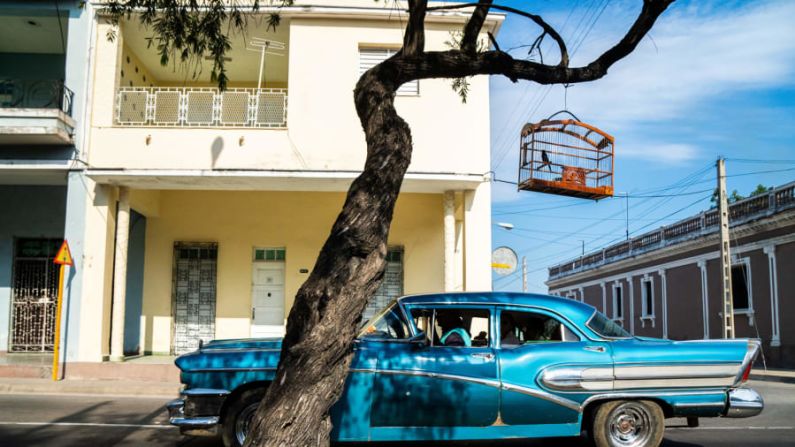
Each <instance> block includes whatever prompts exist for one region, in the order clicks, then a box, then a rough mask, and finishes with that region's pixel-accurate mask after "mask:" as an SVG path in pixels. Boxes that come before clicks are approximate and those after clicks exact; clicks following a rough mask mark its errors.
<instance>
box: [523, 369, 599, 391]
mask: <svg viewBox="0 0 795 447" xmlns="http://www.w3.org/2000/svg"><path fill="white" fill-rule="evenodd" d="M538 381H539V382H541V384H542V385H543V386H545V387H547V388H550V389H553V390H558V391H583V390H612V389H613V368H610V367H598V366H597V367H594V366H564V367H553V368H548V369H545V370H543V371H542V372H541V374H540V375H539V378H538Z"/></svg>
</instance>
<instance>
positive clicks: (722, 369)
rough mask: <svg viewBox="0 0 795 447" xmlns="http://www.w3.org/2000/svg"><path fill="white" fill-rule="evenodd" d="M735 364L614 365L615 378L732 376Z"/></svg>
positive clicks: (647, 378) (735, 369)
mask: <svg viewBox="0 0 795 447" xmlns="http://www.w3.org/2000/svg"><path fill="white" fill-rule="evenodd" d="M737 366H738V365H737V364H736V363H726V364H715V365H695V364H694V365H687V364H680V365H665V366H663V365H655V364H649V365H645V366H616V367H615V376H616V380H649V379H702V378H727V377H734V375H735V374H736V372H737Z"/></svg>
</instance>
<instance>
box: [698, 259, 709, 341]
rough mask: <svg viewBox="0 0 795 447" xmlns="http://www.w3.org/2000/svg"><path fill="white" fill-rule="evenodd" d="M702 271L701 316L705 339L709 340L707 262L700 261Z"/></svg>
mask: <svg viewBox="0 0 795 447" xmlns="http://www.w3.org/2000/svg"><path fill="white" fill-rule="evenodd" d="M698 268H699V269H700V270H701V316H702V318H703V327H704V339H705V340H706V339H708V338H709V291H708V290H707V279H708V278H707V260H706V259H702V260H701V261H698Z"/></svg>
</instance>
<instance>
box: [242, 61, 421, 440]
mask: <svg viewBox="0 0 795 447" xmlns="http://www.w3.org/2000/svg"><path fill="white" fill-rule="evenodd" d="M388 66H390V64H386V65H384V64H382V65H381V66H380V69H379V67H376V69H373V70H371V71H369V72H368V73H366V74H365V75H363V77H362V78H361V79H360V81H359V83H358V85H357V87H356V90H355V92H354V96H355V102H356V109H357V112H358V114H359V117H360V119H361V124H362V127H363V129H364V131H365V135H366V140H367V158H366V161H365V167H364V171H363V172H362V174H361V175H360V176H359V177H358V178H357V179H356V180H355V181H354V182H353V184H352V185H351V187H350V190H349V191H348V195H347V197H346V200H345V204H344V206H343V209H342V212H341V213H340V214H339V216H338V217H337V220H336V222H335V223H334V226H333V227H332V229H331V234H330V235H329V237H328V239H327V240H326V243H325V244H324V246H323V249H322V250H321V252H320V255H319V257H318V260H317V263H316V264H315V267H314V269H313V271H312V274H311V275H310V277H309V278H308V279H307V281H306V282H305V283H304V284H303V286H302V287H301V288H300V290H299V291H298V294H297V295H296V298H295V304H294V305H293V308H292V310H291V311H290V315H289V318H288V321H287V333H286V336H285V339H284V345H283V348H282V353H281V355H282V357H281V360H280V366H279V369H278V371H277V373H276V380H275V382H274V384H275V385H276V386H273V385H272V386H271V387H270V388H269V390H268V392H267V394H266V397H265V399H264V402H266V405H260V409H259V411H258V414H257V417H256V418H255V422H254V423H253V427H252V430H251V435H250V436H249V437H248V439H247V440H246V443H247V445H250V446H265V445H267V446H284V447H287V446H290V447H299V446H318V445H326V444H328V442H329V438H328V437H329V432H330V431H331V423H330V420H329V417H328V412H329V408H330V407H331V405H333V404H334V403H335V402H336V401H337V399H338V398H339V397H340V393H341V392H342V387H343V383H344V381H345V378H346V376H347V372H348V365H349V363H350V360H351V357H352V353H353V352H352V350H351V346H352V342H353V340H354V338H355V337H356V335H357V329H358V326H359V323H360V320H361V315H362V312H363V311H364V308H365V306H366V305H367V300H368V299H369V298H370V297H372V296H373V295H374V294H375V292H376V291H377V289H378V287H379V285H380V283H381V279H382V277H383V274H384V267H385V257H386V252H387V237H388V235H389V226H390V224H391V221H392V214H393V211H394V208H395V202H396V200H397V197H398V194H399V192H400V185H401V183H402V181H403V176H404V175H405V173H406V170H407V169H408V166H409V162H410V161H411V150H412V143H411V132H410V130H409V126H408V124H407V123H406V122H405V121H404V120H403V119H402V118H400V117H399V116H398V114H397V111H396V110H395V107H394V96H395V92H396V90H397V87H399V85H398V84H395V83H394V82H391V81H390V80H389V79H388V76H387V75H386V74H385V72H388V71H389V70H387V69H386V68H385V67H388Z"/></svg>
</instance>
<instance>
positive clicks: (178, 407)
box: [166, 399, 220, 436]
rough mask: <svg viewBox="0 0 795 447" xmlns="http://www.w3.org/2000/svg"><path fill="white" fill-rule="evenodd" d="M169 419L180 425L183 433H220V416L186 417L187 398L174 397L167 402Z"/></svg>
mask: <svg viewBox="0 0 795 447" xmlns="http://www.w3.org/2000/svg"><path fill="white" fill-rule="evenodd" d="M166 408H167V409H168V421H169V422H170V423H171V425H176V426H177V427H179V431H180V432H181V433H182V434H183V435H191V436H215V435H216V434H218V422H219V421H220V418H219V417H218V416H200V417H185V399H174V400H172V401H171V402H169V403H168V404H166Z"/></svg>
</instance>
